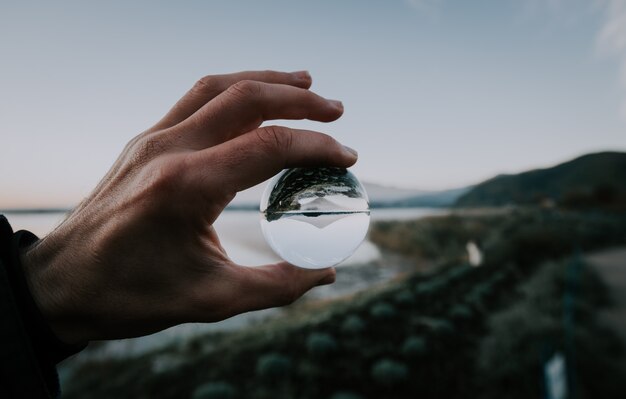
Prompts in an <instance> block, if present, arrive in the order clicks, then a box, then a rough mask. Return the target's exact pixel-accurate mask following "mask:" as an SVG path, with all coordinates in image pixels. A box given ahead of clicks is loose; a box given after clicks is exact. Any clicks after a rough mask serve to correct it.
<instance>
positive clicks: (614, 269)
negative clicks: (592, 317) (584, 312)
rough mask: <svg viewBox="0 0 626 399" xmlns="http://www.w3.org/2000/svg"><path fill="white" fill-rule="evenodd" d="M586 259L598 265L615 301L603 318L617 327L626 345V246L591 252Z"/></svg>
mask: <svg viewBox="0 0 626 399" xmlns="http://www.w3.org/2000/svg"><path fill="white" fill-rule="evenodd" d="M586 259H587V260H588V261H589V262H590V263H591V264H592V265H594V266H595V267H596V270H597V271H598V273H599V274H600V276H601V277H602V279H603V280H604V282H605V284H606V285H607V287H608V289H609V294H610V295H611V299H612V302H613V305H612V306H611V307H610V308H609V309H607V310H605V311H604V312H603V314H602V318H603V319H604V320H606V322H607V323H608V324H610V325H612V326H613V327H614V328H615V332H616V333H618V334H619V335H620V336H621V338H622V342H623V343H624V345H626V247H622V248H614V249H610V250H606V251H601V252H597V253H594V254H590V255H588V256H587V257H586Z"/></svg>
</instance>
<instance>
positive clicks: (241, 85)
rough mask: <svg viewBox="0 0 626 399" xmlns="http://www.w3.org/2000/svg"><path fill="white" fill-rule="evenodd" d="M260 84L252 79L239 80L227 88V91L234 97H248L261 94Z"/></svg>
mask: <svg viewBox="0 0 626 399" xmlns="http://www.w3.org/2000/svg"><path fill="white" fill-rule="evenodd" d="M261 90H262V88H261V84H260V83H259V82H256V81H254V80H240V81H239V82H237V83H235V84H233V85H232V86H230V87H229V88H228V93H229V94H230V95H231V96H234V97H235V98H240V99H244V98H245V99H250V98H254V97H257V96H259V95H260V94H261Z"/></svg>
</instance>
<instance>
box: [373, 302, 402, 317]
mask: <svg viewBox="0 0 626 399" xmlns="http://www.w3.org/2000/svg"><path fill="white" fill-rule="evenodd" d="M396 313H397V312H396V308H394V307H393V306H392V305H390V304H388V303H387V302H379V303H377V304H375V305H374V306H372V309H370V314H371V315H372V317H374V318H376V319H392V318H393V317H395V315H396Z"/></svg>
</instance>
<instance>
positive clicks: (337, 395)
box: [330, 391, 363, 399]
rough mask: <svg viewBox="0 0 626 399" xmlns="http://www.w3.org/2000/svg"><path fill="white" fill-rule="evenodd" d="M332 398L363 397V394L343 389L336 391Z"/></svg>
mask: <svg viewBox="0 0 626 399" xmlns="http://www.w3.org/2000/svg"><path fill="white" fill-rule="evenodd" d="M330 399H363V396H361V395H359V394H357V393H354V392H347V391H341V392H335V393H334V394H333V396H331V397H330Z"/></svg>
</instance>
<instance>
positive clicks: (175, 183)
mask: <svg viewBox="0 0 626 399" xmlns="http://www.w3.org/2000/svg"><path fill="white" fill-rule="evenodd" d="M151 169H152V170H151V173H150V174H151V175H152V176H151V179H150V180H151V184H150V188H151V189H152V190H153V191H156V192H158V193H161V194H162V193H172V194H174V193H176V192H177V191H178V188H179V184H180V182H181V176H182V174H183V172H184V169H185V165H184V158H180V157H173V158H172V159H164V160H163V162H161V161H159V162H156V163H155V164H154V167H153V168H151ZM164 198H165V197H164ZM167 198H168V199H171V197H169V196H168V197H167Z"/></svg>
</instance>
